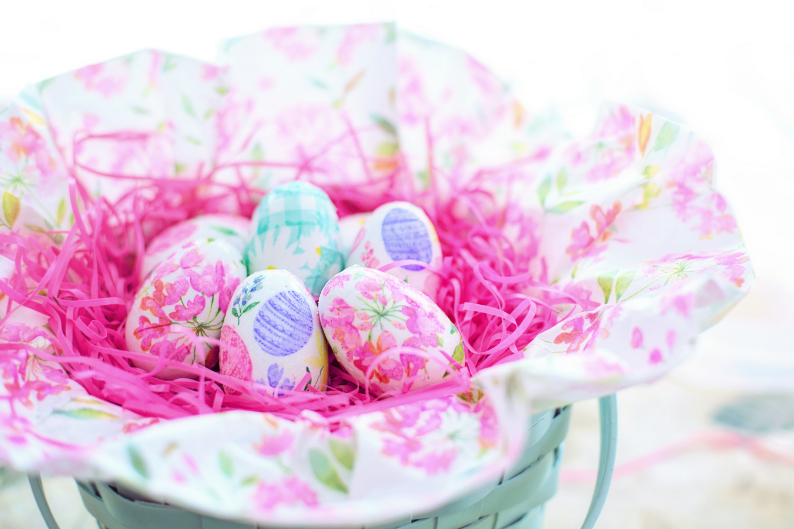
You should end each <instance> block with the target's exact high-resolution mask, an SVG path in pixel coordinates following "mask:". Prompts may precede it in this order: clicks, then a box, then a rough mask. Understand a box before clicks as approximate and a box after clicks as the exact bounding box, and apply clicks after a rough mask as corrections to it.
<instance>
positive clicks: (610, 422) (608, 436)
mask: <svg viewBox="0 0 794 529" xmlns="http://www.w3.org/2000/svg"><path fill="white" fill-rule="evenodd" d="M598 408H599V414H600V416H601V449H600V452H601V455H600V458H599V462H598V479H597V480H596V485H595V490H593V498H592V499H591V500H590V508H589V509H588V511H587V516H586V517H585V520H584V524H582V529H593V526H595V523H596V520H598V516H599V515H600V514H601V509H602V508H603V507H604V502H606V500H607V494H608V493H609V484H610V482H611V481H612V471H613V470H614V468H615V451H616V449H617V442H618V401H617V398H616V397H615V394H614V393H613V394H612V395H607V396H606V397H601V398H600V399H599V400H598ZM28 480H30V488H31V489H33V497H34V498H36V504H37V505H38V506H39V510H40V511H41V516H42V518H44V523H46V524H47V527H48V528H49V529H60V528H59V527H58V523H57V522H56V521H55V517H54V516H53V515H52V511H51V510H50V506H49V504H48V503H47V497H46V496H45V495H44V487H43V486H42V483H41V476H40V475H38V474H30V475H28Z"/></svg>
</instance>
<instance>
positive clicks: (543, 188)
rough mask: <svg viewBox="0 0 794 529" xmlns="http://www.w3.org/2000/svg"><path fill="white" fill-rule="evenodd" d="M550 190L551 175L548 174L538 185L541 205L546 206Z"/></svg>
mask: <svg viewBox="0 0 794 529" xmlns="http://www.w3.org/2000/svg"><path fill="white" fill-rule="evenodd" d="M549 191H551V177H550V176H547V177H546V178H544V179H543V181H542V182H541V183H540V186H538V201H540V205H541V207H544V208H545V207H546V197H547V196H549Z"/></svg>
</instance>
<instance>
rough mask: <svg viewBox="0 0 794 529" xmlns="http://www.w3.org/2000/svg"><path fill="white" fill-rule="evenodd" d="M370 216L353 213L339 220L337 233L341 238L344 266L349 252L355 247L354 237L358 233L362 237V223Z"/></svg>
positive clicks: (368, 214)
mask: <svg viewBox="0 0 794 529" xmlns="http://www.w3.org/2000/svg"><path fill="white" fill-rule="evenodd" d="M370 215H371V213H354V214H352V215H348V216H346V217H342V218H341V219H339V233H340V235H341V237H342V255H343V256H344V258H345V264H347V259H348V258H349V256H350V252H351V250H353V247H354V246H356V237H358V234H359V233H361V234H362V236H363V234H364V233H363V228H364V223H365V222H366V221H367V219H368V218H369V216H370Z"/></svg>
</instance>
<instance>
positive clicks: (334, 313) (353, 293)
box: [319, 266, 463, 393]
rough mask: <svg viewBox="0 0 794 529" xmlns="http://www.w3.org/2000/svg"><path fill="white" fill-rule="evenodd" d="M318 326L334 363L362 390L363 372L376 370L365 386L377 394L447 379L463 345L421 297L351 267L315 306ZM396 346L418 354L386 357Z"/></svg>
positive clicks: (402, 285)
mask: <svg viewBox="0 0 794 529" xmlns="http://www.w3.org/2000/svg"><path fill="white" fill-rule="evenodd" d="M319 310H320V323H321V325H322V327H323V332H325V337H326V338H327V339H328V343H329V344H330V345H331V350H332V351H333V352H334V355H335V356H336V359H337V360H338V361H339V363H340V364H341V365H342V367H344V368H345V369H346V370H347V372H348V373H350V375H351V376H352V377H353V378H355V379H356V380H357V381H358V382H359V383H360V384H362V385H364V384H365V381H366V376H367V371H368V369H369V368H370V366H371V365H373V363H377V367H376V368H374V369H373V372H372V374H371V375H370V380H369V384H370V387H371V388H374V389H375V390H376V391H375V393H378V392H383V391H392V390H402V388H403V385H404V384H405V383H406V380H407V379H408V378H409V376H416V375H418V376H417V377H416V378H415V379H414V381H413V383H412V385H411V386H410V388H408V389H410V390H416V389H420V388H423V387H426V386H430V385H432V384H436V383H438V382H441V381H442V380H447V379H448V378H447V377H450V376H452V375H453V374H454V371H455V369H456V366H455V365H454V364H451V363H450V361H449V360H448V359H447V357H446V356H444V354H442V351H443V352H444V353H446V354H447V355H448V356H449V357H451V358H453V359H454V360H455V361H456V362H458V363H459V364H460V365H462V364H463V345H462V343H461V337H460V333H459V332H458V330H457V329H456V328H455V326H454V325H453V324H452V322H451V321H450V320H449V318H448V317H447V316H446V315H445V314H444V312H443V311H442V310H441V309H440V308H439V307H438V306H437V305H436V304H435V303H433V301H431V300H430V298H428V297H427V296H425V295H424V294H423V293H421V292H420V291H419V290H417V289H415V288H414V287H412V286H411V285H409V284H407V283H405V282H403V281H400V280H399V279H397V278H395V277H394V276H392V275H389V274H386V273H384V272H380V271H378V270H373V269H369V268H362V267H360V266H353V267H351V268H348V269H347V270H345V271H344V272H342V273H340V274H337V275H336V276H334V277H333V278H332V279H331V280H330V281H329V282H328V284H327V285H326V286H325V288H324V289H323V292H322V294H321V295H320V301H319ZM399 346H406V347H412V348H416V349H421V350H422V351H424V353H425V354H424V355H420V354H415V353H411V352H410V351H407V352H406V351H405V350H403V352H400V351H399V350H396V351H395V353H393V354H389V350H390V349H395V348H397V347H399Z"/></svg>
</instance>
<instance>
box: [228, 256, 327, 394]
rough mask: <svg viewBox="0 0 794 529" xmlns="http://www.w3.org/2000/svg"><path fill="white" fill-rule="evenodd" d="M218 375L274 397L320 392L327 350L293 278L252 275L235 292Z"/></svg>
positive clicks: (283, 273) (304, 292)
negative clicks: (254, 385) (253, 385)
mask: <svg viewBox="0 0 794 529" xmlns="http://www.w3.org/2000/svg"><path fill="white" fill-rule="evenodd" d="M220 371H221V374H223V375H228V376H231V377H234V378H239V379H241V380H252V381H254V382H257V383H258V384H259V386H258V388H257V389H258V390H259V391H263V392H266V393H268V394H270V395H274V396H282V395H285V394H287V393H289V392H290V391H293V390H294V391H300V390H304V389H306V388H307V386H313V387H315V388H317V389H324V387H325V385H326V382H327V380H328V351H327V346H326V343H325V337H324V336H323V330H322V329H321V328H320V319H319V315H318V313H317V303H316V302H315V301H314V298H313V297H312V295H311V293H310V292H309V290H308V288H307V287H306V285H304V284H303V281H301V280H300V279H298V277H297V276H295V274H293V273H291V272H289V271H287V270H263V271H260V272H254V273H253V274H251V275H250V276H248V278H247V279H246V280H245V281H243V282H242V284H241V285H240V286H239V287H238V288H237V290H236V291H235V293H234V297H233V298H232V302H231V305H230V306H229V310H228V311H227V312H226V320H225V322H224V324H223V329H222V330H221V345H220ZM226 391H227V392H228V393H232V394H234V393H235V390H233V389H230V388H228V387H227V388H226Z"/></svg>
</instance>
